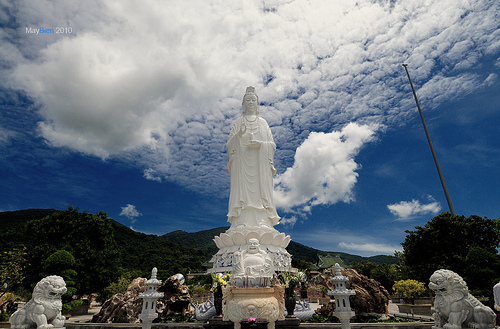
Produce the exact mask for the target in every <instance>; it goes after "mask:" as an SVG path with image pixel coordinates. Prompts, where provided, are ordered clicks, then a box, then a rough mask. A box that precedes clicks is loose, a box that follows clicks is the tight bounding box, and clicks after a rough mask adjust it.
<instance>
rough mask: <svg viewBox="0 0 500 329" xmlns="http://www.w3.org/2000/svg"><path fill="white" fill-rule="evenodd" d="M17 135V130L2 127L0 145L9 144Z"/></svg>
mask: <svg viewBox="0 0 500 329" xmlns="http://www.w3.org/2000/svg"><path fill="white" fill-rule="evenodd" d="M15 135H16V133H15V132H13V131H10V130H7V129H4V128H2V127H0V145H2V144H7V143H8V142H9V140H10V139H11V138H12V137H14V136H15Z"/></svg>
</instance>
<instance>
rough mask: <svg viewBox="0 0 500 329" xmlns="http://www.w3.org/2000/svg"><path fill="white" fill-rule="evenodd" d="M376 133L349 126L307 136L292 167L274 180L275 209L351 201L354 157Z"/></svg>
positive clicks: (354, 170)
mask: <svg viewBox="0 0 500 329" xmlns="http://www.w3.org/2000/svg"><path fill="white" fill-rule="evenodd" d="M376 129H377V127H375V126H367V125H363V126H360V125H358V124H355V123H350V124H348V125H347V126H345V127H344V128H342V130H341V131H334V132H331V133H326V134H325V133H311V134H310V135H309V137H308V138H307V139H306V140H305V141H304V142H303V143H302V144H301V145H300V146H299V147H298V148H297V152H296V153H295V162H294V164H293V166H292V167H290V168H288V169H287V170H286V171H285V172H284V173H283V174H281V175H277V177H276V178H275V180H274V182H275V191H274V197H275V202H276V206H277V207H279V208H283V209H285V210H291V209H292V208H294V207H300V208H301V210H302V211H308V210H309V209H310V207H311V206H315V205H319V204H333V203H337V202H350V201H352V200H353V199H354V192H353V188H354V185H355V183H356V181H357V178H358V175H359V174H358V173H357V172H356V171H357V170H358V169H359V167H360V166H359V165H358V164H357V163H356V162H355V161H354V157H355V156H356V155H357V154H358V152H359V150H360V149H361V147H362V146H363V145H364V144H365V143H367V142H369V141H371V140H373V138H374V137H373V136H374V133H375V131H376Z"/></svg>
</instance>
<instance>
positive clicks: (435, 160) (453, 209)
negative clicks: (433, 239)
mask: <svg viewBox="0 0 500 329" xmlns="http://www.w3.org/2000/svg"><path fill="white" fill-rule="evenodd" d="M407 66H408V64H403V67H404V68H405V70H406V74H407V75H408V80H409V81H410V86H411V90H412V91H413V96H414V97H415V102H416V103H417V108H418V113H419V114H420V118H421V119H422V124H423V125H424V130H425V135H426V136H427V141H428V142H429V147H430V148H431V153H432V157H433V158H434V163H435V164H436V169H437V171H438V175H439V179H440V180H441V185H442V186H443V191H444V195H445V196H446V201H447V202H448V207H449V208H450V213H451V214H452V215H455V208H453V203H452V202H451V198H450V194H449V193H448V188H447V187H446V183H445V182H444V177H443V173H442V172H441V167H440V166H439V162H438V159H437V156H436V152H435V151H434V146H433V145H432V141H431V135H430V134H429V130H427V125H426V124H425V119H424V114H423V113H422V109H421V108H420V104H419V103H418V98H417V93H416V92H415V88H413V83H412V82H411V78H410V73H409V72H408V67H407Z"/></svg>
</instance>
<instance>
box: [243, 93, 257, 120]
mask: <svg viewBox="0 0 500 329" xmlns="http://www.w3.org/2000/svg"><path fill="white" fill-rule="evenodd" d="M241 105H242V107H243V115H245V114H255V115H260V113H259V96H257V94H256V93H255V88H254V87H247V90H246V91H245V96H243V101H242V102H241Z"/></svg>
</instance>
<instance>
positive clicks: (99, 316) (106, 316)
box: [91, 278, 147, 323]
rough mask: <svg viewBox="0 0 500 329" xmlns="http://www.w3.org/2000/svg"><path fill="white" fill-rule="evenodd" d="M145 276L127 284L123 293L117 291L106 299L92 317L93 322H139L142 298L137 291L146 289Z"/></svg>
mask: <svg viewBox="0 0 500 329" xmlns="http://www.w3.org/2000/svg"><path fill="white" fill-rule="evenodd" d="M145 282H146V279H145V278H137V279H134V280H133V281H132V283H131V284H130V285H129V286H128V288H127V292H126V293H125V294H121V293H118V294H116V295H114V296H113V297H111V298H110V299H108V300H107V301H106V302H105V303H104V304H103V305H102V307H101V310H100V311H99V313H96V314H95V315H94V316H93V317H92V321H91V322H94V323H139V322H140V320H139V313H141V310H142V299H141V298H139V293H141V292H145V291H146V288H147V287H146V285H145V284H144V283H145Z"/></svg>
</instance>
